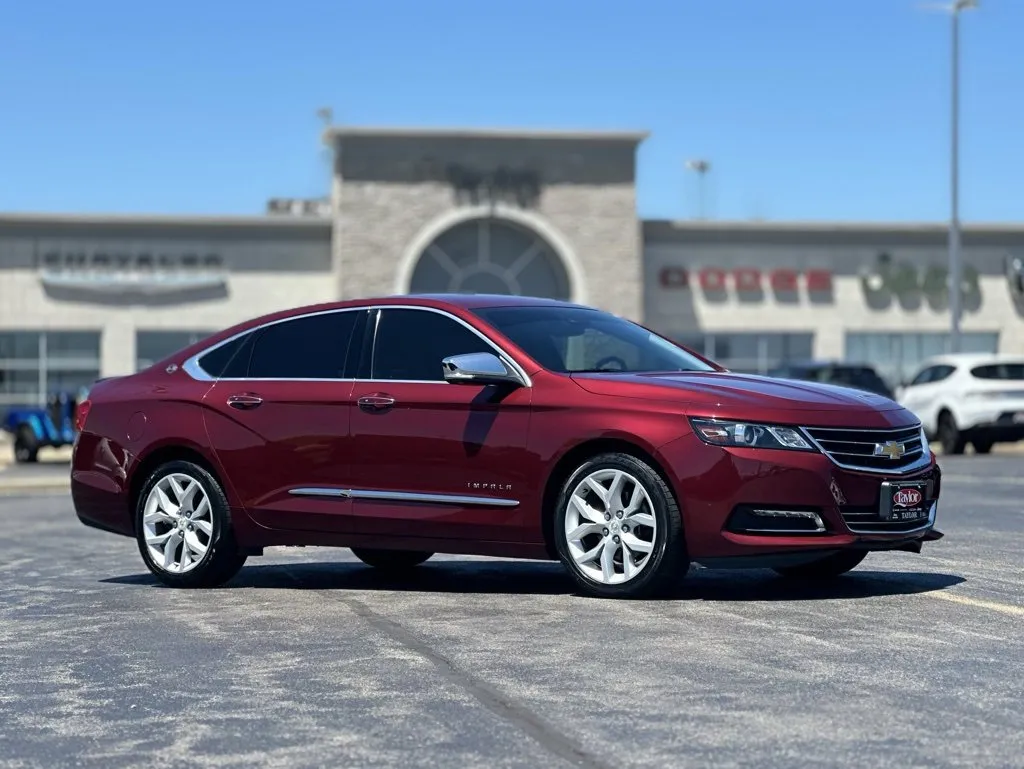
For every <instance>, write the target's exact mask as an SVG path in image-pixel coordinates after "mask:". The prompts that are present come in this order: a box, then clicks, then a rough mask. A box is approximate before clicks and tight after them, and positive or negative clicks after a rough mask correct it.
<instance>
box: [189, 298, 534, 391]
mask: <svg viewBox="0 0 1024 769" xmlns="http://www.w3.org/2000/svg"><path fill="white" fill-rule="evenodd" d="M387 309H395V310H423V311H426V312H433V313H436V314H438V315H443V316H445V317H446V318H450V319H451V320H454V321H455V322H456V323H459V324H461V325H462V326H464V327H465V328H467V329H469V330H470V331H471V332H473V333H474V334H476V335H477V336H478V337H480V338H481V339H482V340H483V341H484V342H486V343H487V344H488V345H490V346H491V348H492V349H493V350H494V351H495V352H496V353H497V355H498V358H499V359H501V361H502V362H503V363H505V365H507V366H509V367H510V368H511V369H512V370H513V371H514V372H515V373H516V374H517V375H518V376H519V377H520V378H521V379H522V381H523V386H524V387H533V380H532V379H531V378H530V375H529V374H527V373H526V371H525V369H523V367H522V366H520V365H519V363H517V362H516V360H515V359H514V358H513V357H512V356H511V355H509V354H508V353H507V352H506V351H505V350H503V349H502V348H501V347H500V346H499V345H498V344H497V343H496V342H495V341H494V340H492V339H490V338H488V337H487V336H486V335H484V333H483V332H482V331H480V330H478V329H476V328H474V327H473V326H471V325H470V324H469V323H467V322H466V321H465V320H463V319H462V318H459V317H457V316H455V315H453V314H452V313H450V312H449V311H447V310H442V309H440V308H438V307H424V306H422V305H415V304H374V305H365V306H361V307H338V308H335V309H330V310H317V311H316V312H307V313H302V314H301V315H289V316H288V317H285V318H278V319H276V320H271V321H267V322H266V323H261V324H260V325H258V326H253V327H251V328H247V329H245V330H244V331H239V332H238V333H237V334H233V335H231V336H229V337H227V338H226V339H222V340H221V341H219V342H217V343H216V344H213V345H210V346H209V347H206V348H204V349H202V350H200V351H199V352H197V353H195V354H194V355H192V356H190V357H189V358H188V359H187V360H185V362H184V363H182V364H181V368H182V370H183V371H184V372H185V373H186V374H188V375H189V376H190V377H192V378H193V379H195V380H197V381H199V382H364V383H371V382H372V383H381V382H393V383H395V384H440V385H450V384H451V382H446V381H445V380H444V379H372V378H371V379H361V378H358V377H338V378H330V379H318V378H309V377H273V378H271V377H263V378H260V377H214V376H211V375H210V374H208V373H207V372H206V371H204V370H203V369H202V367H201V366H200V365H199V359H200V358H202V357H203V356H204V355H206V354H208V353H211V352H213V351H214V350H216V349H218V348H220V347H223V346H224V345H226V344H230V343H231V342H233V341H235V340H236V339H240V338H241V337H243V336H246V335H247V334H253V333H256V332H257V331H262V330H263V329H266V328H269V327H270V326H276V325H277V324H279V323H287V322H288V321H291V320H299V319H300V318H312V317H315V316H317V315H329V314H330V313H335V312H370V311H373V310H387ZM379 321H380V313H378V314H377V317H376V318H375V320H374V323H377V322H379ZM373 336H374V340H373V341H374V344H376V337H377V330H376V328H374V334H373ZM453 354H458V353H453ZM438 366H440V363H439V364H438ZM370 370H371V371H372V370H373V369H372V360H371V369H370ZM459 386H463V385H459Z"/></svg>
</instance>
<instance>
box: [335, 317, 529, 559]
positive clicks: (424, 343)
mask: <svg viewBox="0 0 1024 769" xmlns="http://www.w3.org/2000/svg"><path fill="white" fill-rule="evenodd" d="M368 326H369V327H370V328H371V329H373V333H371V334H369V335H368V338H367V342H366V344H367V348H366V354H365V356H364V359H363V367H364V368H363V370H362V371H361V372H360V373H361V378H360V379H358V380H357V381H356V386H355V390H354V392H353V401H354V404H355V405H354V406H353V408H352V440H353V443H354V447H355V449H354V451H353V453H352V460H351V479H352V486H353V490H352V496H353V516H354V521H355V526H356V527H357V529H358V531H360V532H364V533H373V534H386V535H388V536H411V537H437V538H447V539H474V540H491V541H520V540H521V538H522V534H521V531H520V529H521V523H522V510H521V509H520V507H519V503H518V497H519V495H521V494H523V492H524V489H525V488H526V485H527V484H528V483H531V482H535V480H536V479H530V478H529V477H528V476H527V475H526V474H525V471H526V468H529V467H531V466H532V464H533V463H532V462H530V461H528V457H527V448H526V445H527V436H528V432H529V424H530V402H531V397H532V389H531V388H530V387H517V386H508V385H500V386H499V385H480V384H449V383H448V382H446V381H445V380H444V376H443V374H442V369H441V360H442V359H443V358H445V357H447V356H449V355H460V354H464V353H475V352H492V353H496V352H498V350H497V348H496V347H495V346H494V345H492V344H491V343H490V342H489V341H487V340H486V339H485V338H484V337H483V336H482V335H481V334H479V333H478V332H476V331H475V330H473V329H471V328H470V327H469V326H468V325H467V324H465V323H464V322H462V321H461V320H459V319H457V318H455V317H454V316H452V315H450V314H447V313H444V312H440V311H437V310H432V309H429V308H404V307H384V308H381V309H380V310H379V315H377V316H371V320H370V322H369V324H368Z"/></svg>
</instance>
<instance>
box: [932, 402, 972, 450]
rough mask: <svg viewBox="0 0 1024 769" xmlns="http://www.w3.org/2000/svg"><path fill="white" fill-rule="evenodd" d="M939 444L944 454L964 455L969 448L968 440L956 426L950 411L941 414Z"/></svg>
mask: <svg viewBox="0 0 1024 769" xmlns="http://www.w3.org/2000/svg"><path fill="white" fill-rule="evenodd" d="M939 442H940V443H941V444H942V453H943V454H963V453H964V449H965V448H967V439H966V438H964V436H963V433H961V432H960V429H959V428H958V427H957V426H956V420H955V419H953V415H952V414H950V413H949V412H948V411H943V412H942V413H941V414H939Z"/></svg>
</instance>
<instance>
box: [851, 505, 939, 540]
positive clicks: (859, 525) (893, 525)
mask: <svg viewBox="0 0 1024 769" xmlns="http://www.w3.org/2000/svg"><path fill="white" fill-rule="evenodd" d="M839 513H840V514H841V515H842V516H843V521H845V523H846V525H847V527H849V529H850V531H852V532H854V533H856V534H862V533H871V534H899V533H900V532H901V531H914V530H916V529H920V528H921V527H923V526H926V525H927V524H928V519H927V518H918V519H917V520H915V521H886V520H883V519H882V518H880V517H879V516H878V508H877V507H852V506H843V507H840V508H839Z"/></svg>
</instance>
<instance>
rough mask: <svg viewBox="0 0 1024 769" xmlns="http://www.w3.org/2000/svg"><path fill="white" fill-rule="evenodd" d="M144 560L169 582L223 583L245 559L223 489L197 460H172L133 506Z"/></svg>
mask: <svg viewBox="0 0 1024 769" xmlns="http://www.w3.org/2000/svg"><path fill="white" fill-rule="evenodd" d="M135 534H136V539H137V540H138V544H139V552H141V553H142V560H143V561H144V562H145V564H146V566H147V567H148V568H149V570H150V571H151V572H153V574H154V575H155V576H156V578H157V579H158V580H160V581H161V582H163V583H164V584H165V585H170V586H172V587H184V588H204V587H216V586H218V585H222V584H223V583H225V582H227V581H228V580H229V579H231V578H232V577H233V576H235V574H237V573H238V570H239V569H241V568H242V565H243V564H244V563H245V559H246V556H245V555H244V554H243V553H241V552H239V549H238V544H237V542H236V541H235V536H234V532H233V531H232V528H231V515H230V509H229V507H228V500H227V498H226V497H225V496H224V490H223V489H222V488H221V486H220V484H219V483H218V482H217V480H216V479H215V478H214V477H213V476H212V475H210V473H209V472H207V471H206V470H204V469H203V468H202V467H200V466H199V465H196V464H194V463H192V462H184V461H173V462H168V463H166V464H164V465H161V466H160V467H158V468H157V469H156V470H155V471H154V472H153V474H152V475H150V476H149V478H148V479H147V480H146V484H145V485H144V486H143V487H142V493H141V494H139V498H138V501H137V503H136V510H135Z"/></svg>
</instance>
